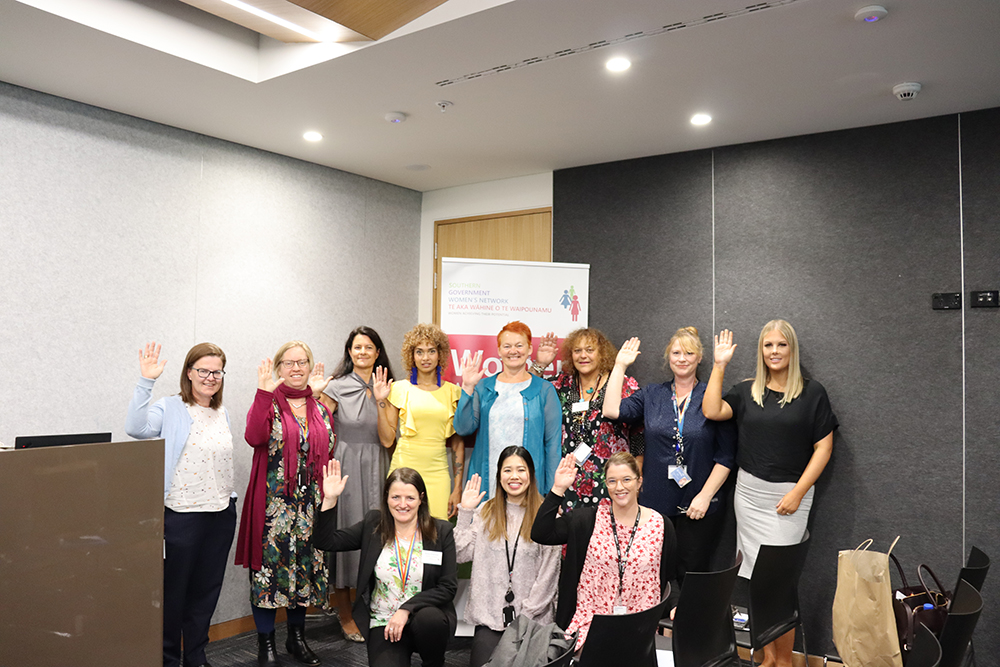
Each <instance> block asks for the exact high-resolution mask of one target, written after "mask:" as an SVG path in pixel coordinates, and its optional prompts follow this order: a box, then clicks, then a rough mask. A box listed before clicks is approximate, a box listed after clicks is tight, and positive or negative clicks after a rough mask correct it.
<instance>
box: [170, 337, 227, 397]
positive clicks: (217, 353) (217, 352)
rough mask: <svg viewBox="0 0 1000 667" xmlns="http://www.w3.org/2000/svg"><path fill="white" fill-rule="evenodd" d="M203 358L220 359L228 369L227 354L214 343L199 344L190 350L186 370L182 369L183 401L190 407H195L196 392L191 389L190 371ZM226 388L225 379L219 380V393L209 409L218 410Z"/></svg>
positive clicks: (186, 358)
mask: <svg viewBox="0 0 1000 667" xmlns="http://www.w3.org/2000/svg"><path fill="white" fill-rule="evenodd" d="M202 357H218V358H219V359H221V360H222V367H223V368H225V367H226V353H225V352H223V351H222V348H221V347H219V346H218V345H215V344H214V343H198V344H197V345H195V346H194V347H192V348H191V349H190V350H188V353H187V357H185V358H184V368H182V369H181V400H182V401H184V402H185V403H187V404H188V405H194V404H195V400H194V392H193V391H192V389H191V378H189V377H188V371H189V370H190V369H192V368H194V365H195V362H197V361H198V360H199V359H201V358H202ZM224 388H225V378H223V379H221V380H219V391H217V392H215V394H213V395H212V398H211V399H210V400H209V402H208V407H210V408H212V409H213V410H218V409H219V407H220V406H221V405H222V390H223V389H224Z"/></svg>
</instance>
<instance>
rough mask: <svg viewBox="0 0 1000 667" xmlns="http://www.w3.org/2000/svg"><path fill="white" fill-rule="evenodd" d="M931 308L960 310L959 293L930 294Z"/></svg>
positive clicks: (960, 294)
mask: <svg viewBox="0 0 1000 667" xmlns="http://www.w3.org/2000/svg"><path fill="white" fill-rule="evenodd" d="M931 308H933V309H934V310H961V309H962V293H961V292H935V293H934V294H931Z"/></svg>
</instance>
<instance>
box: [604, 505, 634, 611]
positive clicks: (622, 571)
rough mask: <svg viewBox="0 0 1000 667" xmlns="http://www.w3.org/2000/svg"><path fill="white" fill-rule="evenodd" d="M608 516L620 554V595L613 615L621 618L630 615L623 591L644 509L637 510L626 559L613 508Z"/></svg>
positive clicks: (616, 547) (609, 509) (616, 600)
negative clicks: (623, 554) (626, 570)
mask: <svg viewBox="0 0 1000 667" xmlns="http://www.w3.org/2000/svg"><path fill="white" fill-rule="evenodd" d="M608 514H610V515H611V532H612V533H613V534H614V536H615V552H616V553H617V554H618V595H617V596H616V597H615V604H614V607H613V608H612V612H611V613H613V614H614V615H615V616H621V615H622V614H626V613H628V607H627V606H626V605H625V604H624V600H622V591H623V590H624V588H625V566H626V565H627V564H628V553H629V551H631V550H632V541H633V540H635V534H636V532H637V531H638V530H639V517H641V516H642V508H639V507H637V508H636V509H635V524H634V525H633V526H632V534H631V535H629V538H628V544H627V545H626V546H625V556H624V557H622V545H621V542H620V541H619V540H618V524H617V523H616V522H615V512H614V510H613V509H612V508H611V507H609V508H608Z"/></svg>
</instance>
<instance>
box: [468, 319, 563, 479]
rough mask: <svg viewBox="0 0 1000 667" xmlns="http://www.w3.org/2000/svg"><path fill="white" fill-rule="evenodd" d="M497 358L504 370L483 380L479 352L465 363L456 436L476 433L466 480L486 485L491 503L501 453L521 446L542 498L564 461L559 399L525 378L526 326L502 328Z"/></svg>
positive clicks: (533, 379) (544, 383)
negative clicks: (484, 481)
mask: <svg viewBox="0 0 1000 667" xmlns="http://www.w3.org/2000/svg"><path fill="white" fill-rule="evenodd" d="M497 352H498V353H499V356H500V362H501V364H502V365H503V368H502V369H501V371H500V372H499V373H498V374H497V375H495V376H493V377H490V378H484V377H483V375H484V372H483V369H482V358H483V355H482V352H480V353H477V354H476V357H475V359H473V360H471V362H470V361H469V359H467V358H466V359H464V360H463V365H462V394H461V396H460V397H459V399H458V408H457V409H456V410H455V432H456V433H458V434H459V435H463V436H465V435H471V434H472V433H476V446H475V447H474V448H473V450H472V456H471V457H470V458H469V469H468V471H467V473H466V479H470V478H471V477H472V475H474V474H478V475H479V477H480V479H488V480H490V488H489V489H488V490H486V493H487V497H488V498H492V497H493V494H494V493H496V489H495V488H494V485H495V483H496V482H495V480H496V478H497V475H496V462H497V461H498V457H499V455H500V452H501V451H503V449H504V448H506V447H509V446H511V445H520V446H521V447H524V448H525V449H527V450H528V453H530V454H531V458H532V459H534V460H535V461H537V462H538V468H539V469H538V474H537V476H536V478H537V480H538V491H539V492H540V493H541V494H542V495H545V494H546V493H548V492H549V489H550V488H552V481H553V480H554V479H555V473H556V468H557V467H558V466H559V459H560V458H562V408H561V407H560V405H559V396H558V394H556V390H555V389H554V388H553V387H552V384H551V383H549V382H547V381H545V380H543V379H541V378H540V377H537V376H534V375H531V374H530V373H528V368H527V366H528V362H529V361H530V360H531V329H529V328H528V326H527V325H526V324H524V323H523V322H517V321H514V322H510V323H508V324H507V325H506V326H504V328H503V329H501V330H500V333H499V334H498V335H497ZM477 429H478V430H477Z"/></svg>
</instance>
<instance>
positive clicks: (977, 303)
mask: <svg viewBox="0 0 1000 667" xmlns="http://www.w3.org/2000/svg"><path fill="white" fill-rule="evenodd" d="M971 297H972V298H971V301H972V304H971V305H972V307H973V308H1000V291H998V290H987V291H985V292H971Z"/></svg>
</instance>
